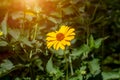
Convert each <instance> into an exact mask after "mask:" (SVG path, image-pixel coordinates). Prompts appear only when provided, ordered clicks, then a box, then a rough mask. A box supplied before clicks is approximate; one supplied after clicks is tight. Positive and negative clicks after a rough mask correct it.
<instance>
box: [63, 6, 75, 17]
mask: <svg viewBox="0 0 120 80" xmlns="http://www.w3.org/2000/svg"><path fill="white" fill-rule="evenodd" d="M63 12H64V13H65V15H71V14H73V13H74V9H73V8H72V6H68V7H66V8H63Z"/></svg>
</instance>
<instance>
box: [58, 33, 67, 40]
mask: <svg viewBox="0 0 120 80" xmlns="http://www.w3.org/2000/svg"><path fill="white" fill-rule="evenodd" d="M56 38H57V40H58V41H61V40H63V39H64V38H65V36H64V34H62V33H58V34H57V35H56Z"/></svg>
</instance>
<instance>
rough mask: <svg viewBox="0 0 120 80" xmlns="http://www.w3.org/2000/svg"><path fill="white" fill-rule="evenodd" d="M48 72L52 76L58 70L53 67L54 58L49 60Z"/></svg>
mask: <svg viewBox="0 0 120 80" xmlns="http://www.w3.org/2000/svg"><path fill="white" fill-rule="evenodd" d="M46 70H47V72H48V73H50V74H56V72H57V71H56V69H55V68H54V67H53V62H52V57H51V58H50V59H49V60H48V62H47V64H46Z"/></svg>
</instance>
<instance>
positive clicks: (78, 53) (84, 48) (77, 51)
mask: <svg viewBox="0 0 120 80" xmlns="http://www.w3.org/2000/svg"><path fill="white" fill-rule="evenodd" d="M90 51H91V49H90V47H89V46H88V45H86V44H83V45H82V46H81V47H80V48H78V49H74V50H73V51H72V54H71V56H74V57H79V56H81V55H82V54H83V53H86V54H88V53H89V52H90Z"/></svg>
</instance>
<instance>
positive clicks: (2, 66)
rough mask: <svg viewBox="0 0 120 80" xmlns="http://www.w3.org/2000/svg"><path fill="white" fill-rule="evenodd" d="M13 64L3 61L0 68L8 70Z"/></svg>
mask: <svg viewBox="0 0 120 80" xmlns="http://www.w3.org/2000/svg"><path fill="white" fill-rule="evenodd" d="M13 67H14V66H13V63H12V62H11V61H10V60H4V63H2V64H1V65H0V68H2V69H5V70H10V69H12V68H13Z"/></svg>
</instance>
